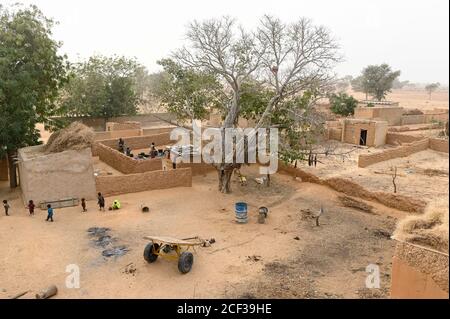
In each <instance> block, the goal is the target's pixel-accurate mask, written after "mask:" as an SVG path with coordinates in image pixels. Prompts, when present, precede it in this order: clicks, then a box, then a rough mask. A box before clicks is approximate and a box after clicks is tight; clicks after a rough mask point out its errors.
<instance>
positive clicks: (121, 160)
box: [96, 144, 162, 174]
mask: <svg viewBox="0 0 450 319" xmlns="http://www.w3.org/2000/svg"><path fill="white" fill-rule="evenodd" d="M96 151H97V155H98V156H99V158H100V160H101V161H102V162H105V163H106V164H108V165H109V166H111V167H112V168H114V169H116V170H118V171H119V172H121V173H123V174H135V173H144V172H149V171H157V170H161V169H162V160H161V159H160V158H148V159H143V160H137V159H134V158H131V157H129V156H126V155H125V154H123V153H121V152H119V151H116V150H115V149H112V148H110V147H108V146H106V145H103V144H98V145H97V146H96Z"/></svg>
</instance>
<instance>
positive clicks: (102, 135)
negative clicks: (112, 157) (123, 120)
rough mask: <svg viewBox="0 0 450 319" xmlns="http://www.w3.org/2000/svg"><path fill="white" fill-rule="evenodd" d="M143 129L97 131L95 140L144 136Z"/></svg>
mask: <svg viewBox="0 0 450 319" xmlns="http://www.w3.org/2000/svg"><path fill="white" fill-rule="evenodd" d="M142 135H143V134H142V130H141V129H134V130H123V131H107V132H95V140H96V141H102V140H110V139H119V138H120V137H122V138H124V137H131V136H142Z"/></svg>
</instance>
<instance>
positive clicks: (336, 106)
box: [330, 93, 358, 116]
mask: <svg viewBox="0 0 450 319" xmlns="http://www.w3.org/2000/svg"><path fill="white" fill-rule="evenodd" d="M330 104H331V111H332V112H333V113H334V114H339V115H343V116H348V115H353V114H355V108H356V106H357V105H358V100H356V99H355V98H354V97H353V96H351V95H348V94H346V93H339V94H332V95H331V96H330Z"/></svg>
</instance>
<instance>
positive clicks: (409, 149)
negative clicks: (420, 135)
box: [358, 138, 429, 167]
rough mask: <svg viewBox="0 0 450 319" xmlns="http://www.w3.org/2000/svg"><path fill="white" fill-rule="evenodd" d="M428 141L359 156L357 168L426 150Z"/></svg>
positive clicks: (423, 140)
mask: <svg viewBox="0 0 450 319" xmlns="http://www.w3.org/2000/svg"><path fill="white" fill-rule="evenodd" d="M428 146H429V140H428V139H427V138H426V139H422V140H420V141H416V142H412V143H410V144H407V145H402V146H399V147H396V148H393V149H388V150H384V151H381V152H378V153H374V154H361V155H359V156H358V167H367V166H370V165H373V164H376V163H379V162H384V161H388V160H391V159H394V158H399V157H406V156H409V155H411V154H414V153H417V152H420V151H424V150H426V149H428Z"/></svg>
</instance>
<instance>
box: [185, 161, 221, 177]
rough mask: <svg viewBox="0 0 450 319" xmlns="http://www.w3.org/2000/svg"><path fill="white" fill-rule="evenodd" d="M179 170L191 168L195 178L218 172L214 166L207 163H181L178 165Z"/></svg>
mask: <svg viewBox="0 0 450 319" xmlns="http://www.w3.org/2000/svg"><path fill="white" fill-rule="evenodd" d="M178 168H190V169H191V170H192V175H193V176H197V175H205V174H208V173H210V172H215V171H216V168H215V167H214V166H212V165H211V164H207V163H180V164H177V169H178Z"/></svg>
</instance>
